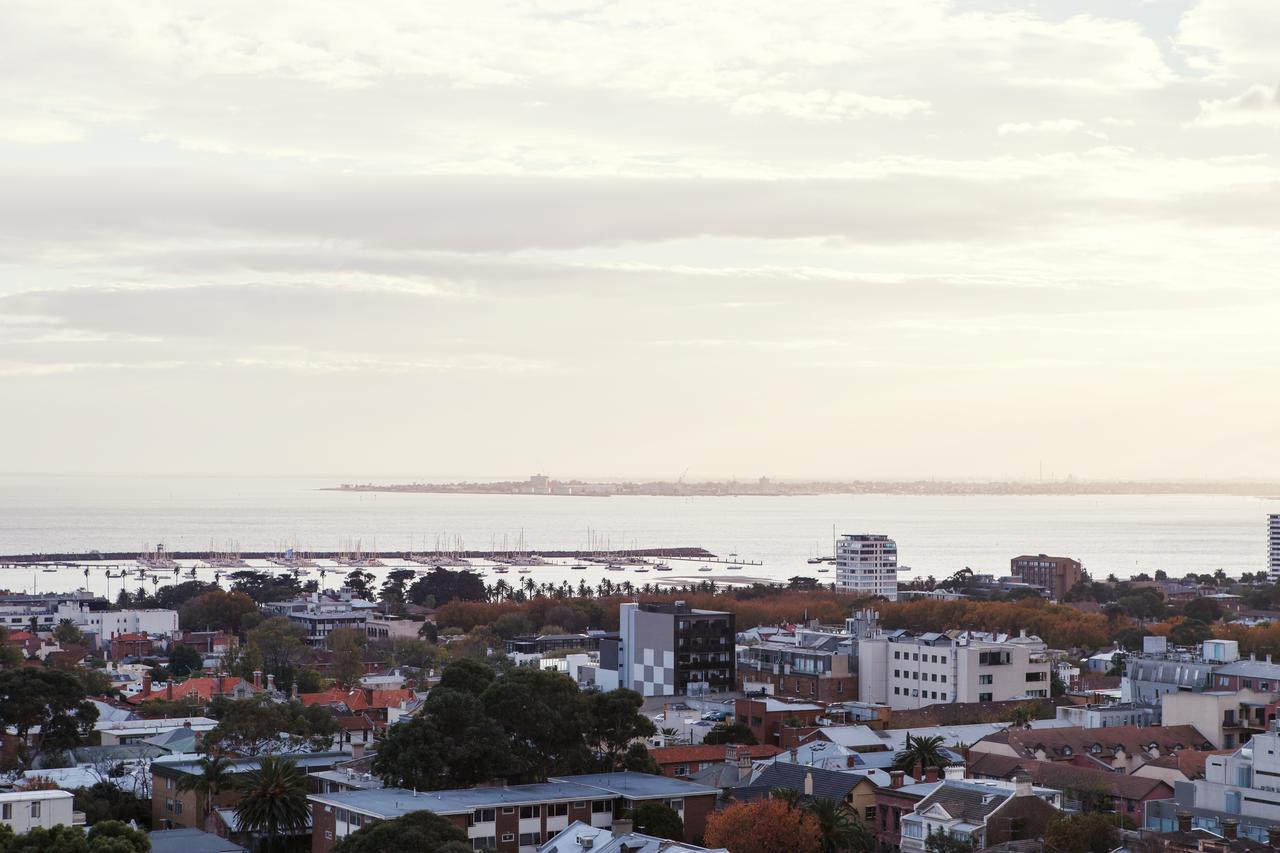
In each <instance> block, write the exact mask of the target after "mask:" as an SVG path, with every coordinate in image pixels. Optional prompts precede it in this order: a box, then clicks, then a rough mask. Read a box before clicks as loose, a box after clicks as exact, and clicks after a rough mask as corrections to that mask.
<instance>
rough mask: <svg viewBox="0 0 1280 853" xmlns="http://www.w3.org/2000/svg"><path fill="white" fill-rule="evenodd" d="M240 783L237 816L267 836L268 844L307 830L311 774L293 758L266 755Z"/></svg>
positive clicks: (245, 825)
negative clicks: (308, 776) (308, 780)
mask: <svg viewBox="0 0 1280 853" xmlns="http://www.w3.org/2000/svg"><path fill="white" fill-rule="evenodd" d="M237 787H238V788H240V793H241V799H240V803H239V804H238V805H237V806H236V820H237V821H238V822H239V824H240V826H242V827H244V828H245V829H246V830H248V831H249V832H251V833H253V834H254V835H255V836H264V837H265V838H266V840H267V844H268V846H270V845H271V844H273V843H276V842H278V841H280V840H281V837H282V836H283V835H296V834H298V833H301V832H304V831H305V830H306V828H307V821H308V819H309V813H308V806H307V774H306V772H305V771H303V770H302V769H301V768H300V767H298V765H297V764H296V763H295V762H294V761H293V760H292V759H289V758H282V757H280V756H278V755H267V756H264V757H263V758H262V759H261V760H260V761H259V763H258V768H257V769H256V770H250V771H248V772H246V773H242V774H240V776H239V778H238V779H237Z"/></svg>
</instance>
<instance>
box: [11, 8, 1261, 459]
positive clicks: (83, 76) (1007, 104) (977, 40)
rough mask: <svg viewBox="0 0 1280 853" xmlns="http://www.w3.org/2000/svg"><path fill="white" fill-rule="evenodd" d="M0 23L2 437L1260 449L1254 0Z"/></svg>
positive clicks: (236, 454)
mask: <svg viewBox="0 0 1280 853" xmlns="http://www.w3.org/2000/svg"><path fill="white" fill-rule="evenodd" d="M0 20H2V21H3V25H2V26H0V401H2V403H0V471H22V472H51V473H69V472H131V473H146V474H150V473H154V474H165V473H183V474H211V475H212V474H227V475H241V474H254V473H258V474H273V475H274V474H279V475H287V474H299V475H301V474H306V475H312V474H314V475H328V474H330V473H332V474H335V475H336V474H339V473H340V474H342V475H343V476H357V477H362V476H367V477H369V478H375V479H376V478H382V479H405V478H418V477H423V476H440V477H507V476H510V477H519V478H523V477H524V476H525V475H527V474H529V473H533V472H534V471H546V472H548V473H551V474H553V475H559V476H563V477H571V476H578V477H629V476H636V477H639V476H644V477H655V478H664V479H675V478H677V477H679V476H681V475H682V474H685V475H686V476H687V477H689V478H690V479H698V478H721V477H756V476H759V475H769V476H772V477H776V478H782V479H785V478H849V477H868V478H873V477H938V478H946V477H954V478H1001V479H1004V478H1015V479H1029V478H1035V477H1038V476H1041V474H1043V476H1044V477H1046V478H1049V477H1054V478H1060V477H1067V476H1073V477H1077V478H1129V477H1148V478H1159V479H1180V478H1212V479H1219V478H1259V479H1265V478H1275V479H1280V444H1278V443H1277V441H1276V436H1277V435H1280V287H1278V286H1277V282H1276V275H1277V272H1278V271H1280V237H1278V236H1277V234H1278V232H1277V225H1278V224H1280V160H1278V158H1280V92H1278V89H1277V87H1278V86H1280V52H1277V51H1276V50H1275V45H1276V44H1277V43H1280V16H1277V15H1276V14H1275V5H1274V0H1154V2H1152V1H1151V0H1148V1H1147V2H1144V1H1143V0H1044V2H1032V0H1025V2H1020V3H1014V2H978V0H952V2H948V0H830V2H828V0H810V2H806V3H803V4H788V3H779V2H755V0H701V2H698V3H687V2H666V0H644V2H587V1H586V0H583V2H579V0H563V1H561V0H547V2H537V3H526V2H489V0H469V2H467V3H465V4H457V3H439V2H425V3H424V2H421V1H420V0H404V2H399V0H367V2H362V3H337V2H326V0H307V2H273V3H269V4H263V3H258V2H239V1H238V0H224V1H223V2H217V3H207V4H206V3H193V2H172V0H155V2H150V0H126V2H98V3H94V4H83V3H76V2H61V0H32V2H27V0H0Z"/></svg>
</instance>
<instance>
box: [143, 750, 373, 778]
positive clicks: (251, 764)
mask: <svg viewBox="0 0 1280 853" xmlns="http://www.w3.org/2000/svg"><path fill="white" fill-rule="evenodd" d="M276 757H278V758H291V759H293V761H294V763H296V764H297V765H298V766H299V767H301V768H303V769H304V770H305V769H306V768H308V767H322V768H323V767H330V766H332V765H334V764H338V763H340V762H343V761H350V760H351V753H349V752H286V753H277V754H276ZM258 767H259V761H258V759H256V758H239V759H236V760H235V761H233V762H232V764H231V767H230V771H231V772H232V773H247V772H248V771H250V770H257V769H258ZM151 769H152V770H153V771H154V770H159V771H161V774H160V775H162V776H163V775H165V774H166V772H167V773H170V774H179V773H192V774H194V773H200V772H202V771H201V769H200V759H198V758H183V759H180V760H177V761H166V760H165V759H164V758H157V759H156V760H155V761H153V762H152V763H151Z"/></svg>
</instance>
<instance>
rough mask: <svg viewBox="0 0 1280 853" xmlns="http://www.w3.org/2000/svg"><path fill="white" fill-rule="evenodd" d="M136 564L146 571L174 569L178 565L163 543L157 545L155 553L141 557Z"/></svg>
mask: <svg viewBox="0 0 1280 853" xmlns="http://www.w3.org/2000/svg"><path fill="white" fill-rule="evenodd" d="M136 562H137V564H138V565H139V566H141V567H142V568H145V569H172V568H176V567H177V565H178V563H177V561H176V560H174V559H172V558H171V557H170V556H169V554H168V552H167V551H165V550H164V543H163V542H161V543H159V544H157V545H156V549H155V550H154V551H151V552H149V553H146V554H143V555H141V556H139V557H138V559H137V561H136Z"/></svg>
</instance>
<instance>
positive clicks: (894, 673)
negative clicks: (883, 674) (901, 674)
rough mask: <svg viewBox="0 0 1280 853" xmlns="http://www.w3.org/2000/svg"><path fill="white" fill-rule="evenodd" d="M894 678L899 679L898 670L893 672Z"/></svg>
mask: <svg viewBox="0 0 1280 853" xmlns="http://www.w3.org/2000/svg"><path fill="white" fill-rule="evenodd" d="M893 677H894V678H897V677H898V671H897V670H896V669H895V670H894V671H893Z"/></svg>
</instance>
